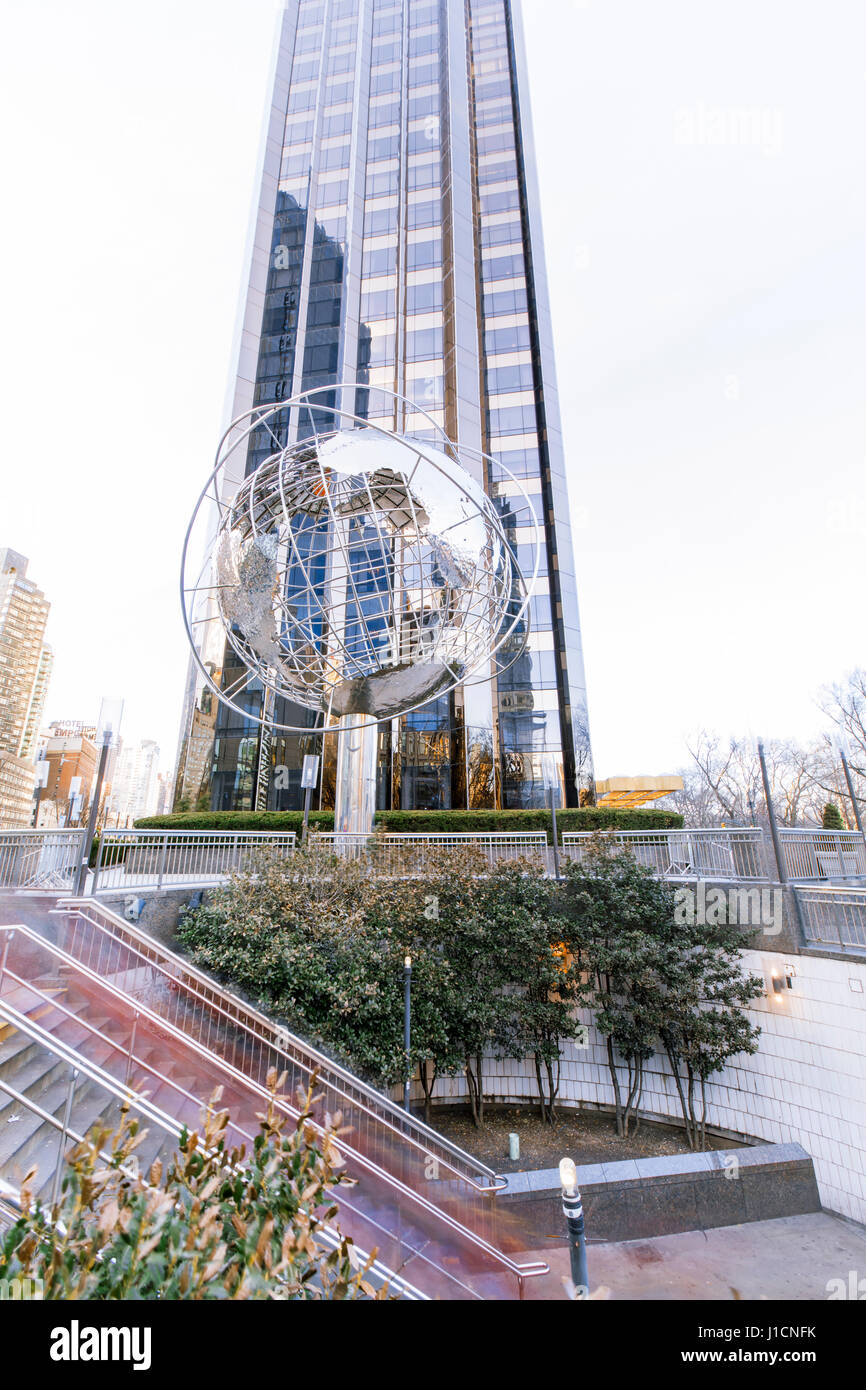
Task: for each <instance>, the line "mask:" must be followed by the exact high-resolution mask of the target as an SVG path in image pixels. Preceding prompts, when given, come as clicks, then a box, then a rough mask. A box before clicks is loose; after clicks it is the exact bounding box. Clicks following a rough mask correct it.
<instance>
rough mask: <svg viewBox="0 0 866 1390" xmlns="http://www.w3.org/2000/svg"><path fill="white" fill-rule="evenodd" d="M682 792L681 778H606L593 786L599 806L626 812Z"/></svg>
mask: <svg viewBox="0 0 866 1390" xmlns="http://www.w3.org/2000/svg"><path fill="white" fill-rule="evenodd" d="M682 790H683V779H682V777H608V778H607V779H606V780H605V781H603V782H596V784H595V791H596V799H597V803H598V805H599V806H615V807H620V808H623V809H626V810H627V809H629V808H630V807H633V806H644V805H646V803H647V802H649V801H660V800H661V798H662V797H663V796H670V794H671V792H681V791H682Z"/></svg>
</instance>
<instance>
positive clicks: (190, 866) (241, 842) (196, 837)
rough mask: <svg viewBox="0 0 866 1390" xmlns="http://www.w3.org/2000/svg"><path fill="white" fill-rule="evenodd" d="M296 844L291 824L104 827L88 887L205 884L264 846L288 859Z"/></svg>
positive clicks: (238, 867) (236, 869)
mask: <svg viewBox="0 0 866 1390" xmlns="http://www.w3.org/2000/svg"><path fill="white" fill-rule="evenodd" d="M296 845H297V837H296V835H295V832H294V831H293V830H290V831H278V832H268V831H243V832H240V831H238V832H234V831H226V830H107V831H104V832H103V834H102V835H101V836H100V840H99V852H98V855H97V859H96V866H95V869H94V875H93V884H92V890H91V891H92V892H94V893H96V892H100V891H101V892H105V891H107V890H109V889H112V888H114V889H117V888H129V889H134V888H172V887H182V888H198V887H207V886H208V885H209V884H217V883H221V882H223V880H225V879H227V878H229V877H230V875H231V874H233V873H242V872H243V871H244V870H245V869H249V868H250V867H252V866H253V865H254V863H255V861H256V859H257V858H259V857H261V855H262V853H263V852H265V851H266V852H267V854H268V857H269V858H279V859H288V858H290V857H291V855H293V854H294V852H295V848H296Z"/></svg>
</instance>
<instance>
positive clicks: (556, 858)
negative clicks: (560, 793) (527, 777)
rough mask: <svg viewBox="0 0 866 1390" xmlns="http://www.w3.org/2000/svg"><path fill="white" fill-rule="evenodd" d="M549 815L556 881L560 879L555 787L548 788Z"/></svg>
mask: <svg viewBox="0 0 866 1390" xmlns="http://www.w3.org/2000/svg"><path fill="white" fill-rule="evenodd" d="M550 816H551V820H552V822H553V876H554V878H555V879H556V881H557V883H559V880H560V872H559V834H558V832H557V828H556V788H555V787H551V788H550Z"/></svg>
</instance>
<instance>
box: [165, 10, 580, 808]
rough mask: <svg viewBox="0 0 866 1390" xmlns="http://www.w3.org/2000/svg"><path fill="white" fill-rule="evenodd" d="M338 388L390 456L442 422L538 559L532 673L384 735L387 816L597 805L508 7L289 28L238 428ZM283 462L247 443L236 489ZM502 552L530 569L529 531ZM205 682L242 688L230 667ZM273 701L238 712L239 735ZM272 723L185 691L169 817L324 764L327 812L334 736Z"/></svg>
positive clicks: (470, 694) (515, 15) (284, 30)
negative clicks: (554, 794)
mask: <svg viewBox="0 0 866 1390" xmlns="http://www.w3.org/2000/svg"><path fill="white" fill-rule="evenodd" d="M329 386H333V387H334V388H335V390H334V392H333V393H332V394H330V395H329V394H327V393H326V395H325V397H324V399H325V401H329V400H330V401H331V402H334V401H336V403H337V404H338V405H340V406H342V408H344V409H349V410H353V411H354V413H356V414H357V415H359V416H361V417H363V418H368V419H371V420H375V421H376V422H377V423H381V424H384V425H386V426H387V427H389V428H393V429H395V430H397V431H398V432H400V433H404V434H408V435H413V436H415V437H421V438H432V437H433V433H432V432H431V429H430V420H429V418H428V417H429V416H430V415H432V417H433V419H434V421H435V422H436V423H437V424H439V425H441V427H442V428H443V429H444V430H445V431H446V433H447V434H448V436H449V437H450V438H451V439H452V440H453V441H454V443H455V444H456V445H457V446H458V447H459V446H461V445H462V446H466V447H468V448H471V449H475V450H480V451H483V452H484V453H485V454H487V455H489V456H490V458H491V459H492V462H491V463H490V464H489V465H486V466H485V467H484V470H483V471H484V476H483V477H482V478H481V479H480V481H481V482H482V483H483V485H484V486H485V488H486V489H487V491H488V493H489V494H490V495H491V496H492V497H493V498H494V499H495V500H496V502H497V505H498V506H499V508H500V511H501V512H502V514H503V517H504V518H505V519H506V521H507V520H508V519H509V517H510V507H511V505H512V504H511V501H510V494H511V493H513V492H514V491H515V488H514V484H513V482H511V481H510V480H509V477H508V472H510V473H511V474H514V475H515V476H516V477H518V478H519V479H520V480H521V483H522V484H523V487H524V488H525V489H526V491H527V492H528V493H529V495H530V497H531V498H532V501H533V505H534V506H535V507H536V509H537V515H538V519H539V521H540V522H541V524H542V529H543V536H544V546H543V555H542V565H541V577H540V579H539V582H538V584H537V586H536V590H535V596H534V597H533V599H532V605H531V628H530V635H529V640H528V647H527V650H526V652H525V654H524V655H523V656H522V657H520V659H519V660H518V661H517V662H516V664H515V665H514V666H512V667H511V669H510V670H508V671H507V672H506V673H505V674H504V675H502V676H500V677H499V678H498V679H496V680H493V681H491V682H490V683H489V684H479V685H474V686H467V687H466V688H465V689H462V690H458V691H457V692H456V693H455V694H453V695H450V696H447V697H445V698H443V699H441V700H437V701H435V702H433V703H432V704H430V705H429V706H426V707H425V708H424V709H423V710H422V711H420V712H418V713H415V714H411V715H407V716H404V717H403V718H402V719H400V720H395V721H393V722H392V723H391V724H390V725H386V726H383V727H382V728H381V730H380V734H379V779H378V801H379V807H380V809H403V810H425V809H447V808H453V807H463V808H472V809H474V808H499V807H502V808H509V809H511V808H513V809H519V808H524V807H532V806H539V805H543V804H547V802H548V799H549V787H550V786H551V785H553V786H555V787H558V788H559V791H560V800H561V804H564V805H568V806H577V805H580V804H584V803H586V802H588V801H592V800H593V797H594V783H593V773H592V758H591V752H590V743H589V734H588V721H587V711H586V692H585V679H584V667H583V655H582V650H581V638H580V625H579V619H578V606H577V593H576V587H575V577H574V558H573V551H572V541H571V531H570V520H569V505H568V495H567V488H566V479H565V459H564V453H563V444H562V435H561V430H560V419H559V406H558V399H557V387H556V376H555V369H554V361H553V342H552V334H551V325H550V315H549V303H548V287H547V280H546V273H545V267H544V256H543V249H542V237H541V225H540V218H539V207H538V196H537V190H536V183H535V175H534V158H533V147H532V133H531V124H530V117H529V104H528V94H527V75H526V67H525V62H524V54H523V39H522V24H521V15H520V8H519V4H518V3H517V0H289V3H288V4H287V5H286V8H285V12H284V14H283V16H282V23H281V32H280V40H279V46H278V51H277V59H276V70H275V76H274V85H273V102H272V106H271V110H270V122H269V128H268V131H267V139H266V144H265V153H264V165H263V170H262V179H261V195H260V200H259V205H258V208H257V217H256V221H255V231H254V238H253V246H252V255H251V262H250V277H249V283H248V287H247V293H246V299H245V307H244V315H243V321H242V326H241V332H240V341H239V344H238V373H237V383H236V390H235V396H234V402H233V406H234V409H233V418H234V417H237V416H239V415H240V414H242V413H243V412H244V411H247V410H249V409H251V408H252V407H253V406H255V405H259V404H267V403H270V402H274V401H281V400H286V399H288V398H289V397H291V396H293V395H295V394H297V393H298V392H300V391H305V390H309V389H311V388H319V387H329ZM338 387H340V388H341V393H340V399H339V400H337V388H338ZM392 393H393V394H392ZM347 394H348V395H349V397H351V396H352V395H353V396H354V402H353V401H352V400H351V398H349V399H347ZM395 396H396V397H400V398H403V399H402V400H400V401H399V402H398V403H395ZM272 451H273V442H272V440H269V439H268V438H265V437H263V438H261V439H260V440H257V438H256V435H255V434H254V435H253V436H252V438H251V444H250V451H249V456H248V468H253V467H255V466H257V464H258V463H260V462H261V461H262V459H263V458H265V457H266V456H267V454H269V453H271V452H272ZM506 470H507V471H506ZM523 505H524V506H525V504H523ZM529 535H531V530H530V532H527V533H525V536H524V539H528V538H529ZM511 537H512V540H513V542H514V544H515V545H516V549H517V555H518V558H519V559H521V560H523V561H525V562H526V563H527V564H529V565H530V567H531V563H533V562H534V557H533V561H531V560H530V553H531V552H532V546H531V545H528V546H524V544H523V543H522V539H521V530H520V526H519V522H518V524H517V525H515V526H513V527H512V530H511ZM205 660H206V663H207V665H208V669H209V670H211V671H212V673H213V674H214V676H215V678H216V679H217V681H220V680H221V681H222V687H223V688H228V687H230V686H232V685H233V683H234V681H235V679H236V677H237V675H238V672H237V670H236V669H235V668H234V666H233V664H232V663H233V662H235V661H236V660H237V658H235V657H233V656H232V655H231V653H230V652H225V651H224V650H220V651H213V652H211V653H209V654H207V655H206V657H205ZM262 698H263V697H262V694H261V692H259V693H258V694H257V693H256V691H255V689H253V690H249V691H248V692H247V693H246V694H245V696H244V699H245V700H246V701H247V702H248V707H249V709H250V713H251V715H257V714H258V713H260V712H261V709H262V706H261V700H262ZM278 704H281V705H282V708H278V709H277V710H275V711H269V710H267V709H266V710H265V712H266V714H267V715H268V717H269V718H275V719H276V722H277V723H283V724H290V725H293V726H303V725H304V724H305V723H307V724H308V725H309V729H310V733H309V735H308V736H304V735H292V736H290V737H289V736H282V735H279V734H277V733H274V734H269V733H268V732H267V730H266V732H265V734H264V735H262V732H261V728H260V725H259V723H258V722H257V720H256V719H254V718H250V719H249V720H248V721H247V720H244V719H243V717H242V716H241V715H240V714H238V713H237V712H235V711H233V710H231V709H228V708H225V707H222V706H220V705H219V704H218V702H216V701H215V700H214V699H213V698H212V696H211V694H210V692H209V691H208V690H207V688H206V687H205V688H203V682H201V681H200V680H199V679H197V677H196V674H195V672H192V673H191V675H190V680H189V684H188V689H187V698H186V704H185V710H184V717H183V725H182V729H181V744H180V754H179V761H178V772H177V786H176V798H175V806H176V808H177V807H179V806H184V807H187V806H188V807H200V808H204V807H206V806H207V807H212V808H213V809H215V810H250V809H259V810H265V809H274V810H294V809H297V808H298V807H299V806H300V805H301V804H302V792H301V789H300V769H301V764H302V762H303V756H304V754H305V753H307V752H323V754H324V773H323V779H322V790H321V804H322V805H323V806H325V807H328V806H329V805H332V804H333V778H334V760H335V751H336V750H335V745H336V735H330V736H324V737H323V734H322V731H321V729H320V728H319V726H318V723H317V719H316V716H315V715H313V714H309V713H306V712H305V711H303V710H301V709H299V708H298V707H296V706H286V705H285V703H284V702H278Z"/></svg>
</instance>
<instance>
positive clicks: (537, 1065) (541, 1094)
mask: <svg viewBox="0 0 866 1390" xmlns="http://www.w3.org/2000/svg"><path fill="white" fill-rule="evenodd" d="M534 1055H535V1084H536V1086H537V1087H538V1104H539V1106H540V1107H541V1118H542V1120H546V1119H547V1105H546V1102H545V1099H544V1082H543V1081H542V1079H541V1057H540V1056H539V1054H538V1053H537V1052H536V1053H535V1054H534Z"/></svg>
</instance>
